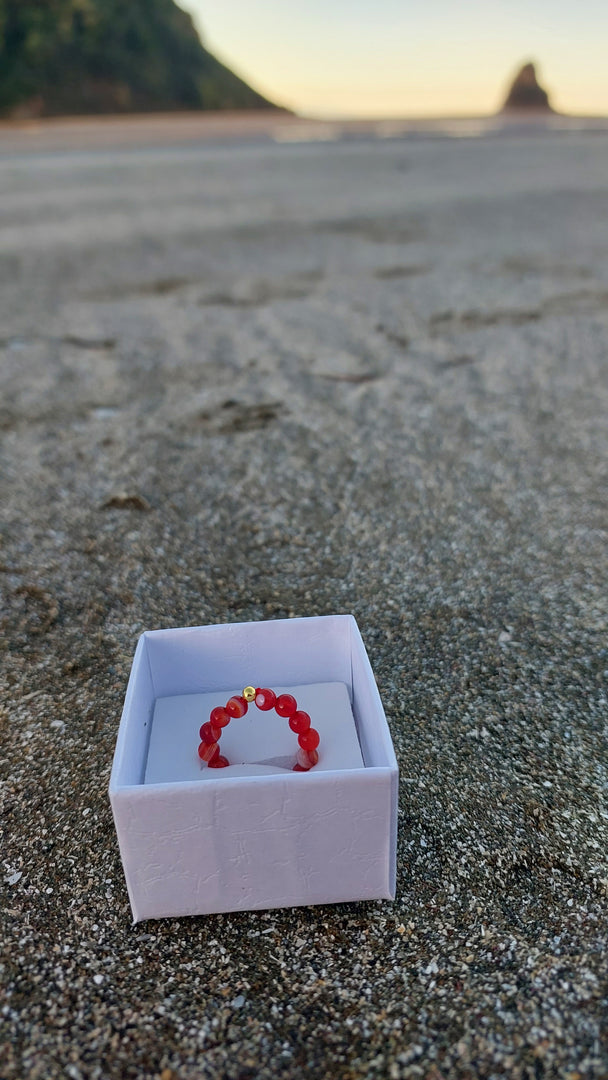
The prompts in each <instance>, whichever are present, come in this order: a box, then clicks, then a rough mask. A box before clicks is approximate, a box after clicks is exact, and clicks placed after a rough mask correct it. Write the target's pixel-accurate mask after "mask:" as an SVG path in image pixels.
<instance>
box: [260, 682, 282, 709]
mask: <svg viewBox="0 0 608 1080" xmlns="http://www.w3.org/2000/svg"><path fill="white" fill-rule="evenodd" d="M276 700H277V695H276V694H275V692H274V690H269V689H268V687H267V686H265V687H264V688H263V689H262V690H260V688H259V687H258V689H257V690H256V692H255V703H256V705H257V707H258V709H261V710H262V712H268V710H269V709H274V704H275V701H276Z"/></svg>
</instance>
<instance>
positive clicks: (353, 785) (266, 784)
mask: <svg viewBox="0 0 608 1080" xmlns="http://www.w3.org/2000/svg"><path fill="white" fill-rule="evenodd" d="M250 683H253V684H254V685H256V686H268V687H271V688H273V689H276V690H277V691H280V692H282V691H283V690H285V689H288V690H290V691H291V692H293V693H294V696H295V697H296V698H297V700H298V707H300V708H303V709H306V711H308V712H310V715H311V717H312V724H313V726H314V727H316V728H317V730H318V731H319V733H320V736H321V744H320V746H319V763H318V764H317V765H316V766H315V767H314V768H313V769H311V770H310V771H309V772H306V773H296V772H293V771H292V769H291V759H290V755H291V756H292V757H293V758H294V759H295V752H296V750H297V736H296V735H294V733H293V732H291V731H290V729H289V727H288V725H287V721H286V720H283V721H281V720H280V718H279V717H277V715H276V713H275V712H274V710H272V713H271V714H267V713H263V712H260V711H259V710H257V709H256V708H255V706H250V709H249V710H248V714H247V716H246V717H245V718H242V719H239V720H233V721H232V723H231V725H230V726H229V727H228V728H226V729H224V732H223V734H222V741H221V750H222V753H225V754H226V756H228V759H229V760H230V761H231V766H230V767H229V768H225V769H209V768H208V767H207V766H205V765H202V766H201V763H200V762H199V760H198V756H197V747H198V727H199V726H200V724H201V723H202V722H203V721H204V720H206V719H208V712H209V707H210V704H211V705H222V704H224V703H225V701H226V699H227V697H229V696H231V694H233V693H235V692H236V693H240V692H241V691H242V688H243V686H246V685H248V684H250ZM250 714H251V715H250ZM272 724H274V727H271V726H269V725H272ZM229 733H230V736H229ZM230 738H232V740H233V742H232V744H231V743H230ZM397 788H398V771H397V762H396V760H395V754H394V751H393V746H392V742H391V738H390V733H389V730H388V725H387V722H386V717H385V715H384V711H383V708H382V703H381V701H380V696H379V694H378V690H377V687H376V683H375V680H374V676H373V672H372V669H371V666H370V663H369V660H368V657H367V653H366V651H365V646H364V644H363V641H362V639H361V635H360V633H359V629H358V627H357V624H356V622H355V619H354V618H353V617H352V615H330V616H322V617H318V618H308V619H283V620H277V621H273V622H257V623H236V624H229V625H222V626H201V627H190V628H182V629H174V630H153V631H148V632H146V633H144V634H142V636H141V638H140V639H139V642H138V645H137V649H136V652H135V657H134V660H133V667H132V670H131V676H130V679H129V685H128V687H127V693H126V698H125V705H124V709H123V714H122V719H121V722H120V728H119V732H118V739H117V744H116V751H115V754H114V764H113V767H112V775H111V778H110V801H111V804H112V811H113V814H114V821H115V825H116V832H117V834H118V842H119V846H120V853H121V857H122V861H123V866H124V870H125V876H126V880H127V888H128V891H129V898H130V901H131V907H132V910H133V917H134V920H135V921H136V922H138V921H139V920H141V919H153V918H163V917H165V916H180V915H200V914H205V913H210V912H219V911H243V910H253V909H258V908H275V907H294V906H299V905H307V904H326V903H338V902H341V901H349V900H372V899H393V898H394V895H395V871H396V841H397Z"/></svg>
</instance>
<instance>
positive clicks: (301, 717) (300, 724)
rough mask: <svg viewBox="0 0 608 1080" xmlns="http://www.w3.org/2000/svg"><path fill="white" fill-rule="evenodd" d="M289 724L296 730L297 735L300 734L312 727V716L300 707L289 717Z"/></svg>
mask: <svg viewBox="0 0 608 1080" xmlns="http://www.w3.org/2000/svg"><path fill="white" fill-rule="evenodd" d="M289 726H290V728H291V730H292V731H295V732H296V734H297V735H300V734H301V733H302V732H303V731H308V729H309V727H310V716H309V715H308V713H307V712H304V710H303V709H298V711H297V712H294V714H293V716H290V717H289Z"/></svg>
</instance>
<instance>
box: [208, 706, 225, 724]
mask: <svg viewBox="0 0 608 1080" xmlns="http://www.w3.org/2000/svg"><path fill="white" fill-rule="evenodd" d="M209 720H210V722H211V723H212V724H213V725H214V727H226V724H229V723H230V713H227V712H226V710H225V708H224V706H223V705H217V706H216V708H215V709H212V710H211V712H210V714H209Z"/></svg>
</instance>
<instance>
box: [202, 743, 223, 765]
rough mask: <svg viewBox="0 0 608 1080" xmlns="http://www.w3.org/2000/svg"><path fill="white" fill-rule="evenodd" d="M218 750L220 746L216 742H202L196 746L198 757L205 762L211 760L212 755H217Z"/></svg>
mask: <svg viewBox="0 0 608 1080" xmlns="http://www.w3.org/2000/svg"><path fill="white" fill-rule="evenodd" d="M219 752H220V748H219V746H218V744H217V743H216V742H212V743H207V742H202V743H201V745H200V746H199V748H198V756H199V757H200V759H201V761H206V762H209V761H213V759H214V757H217V755H218V754H219Z"/></svg>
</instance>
